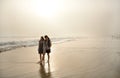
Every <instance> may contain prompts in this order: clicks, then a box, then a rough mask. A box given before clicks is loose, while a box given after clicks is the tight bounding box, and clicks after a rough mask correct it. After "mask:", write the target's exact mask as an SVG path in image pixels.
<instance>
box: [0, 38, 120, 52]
mask: <svg viewBox="0 0 120 78" xmlns="http://www.w3.org/2000/svg"><path fill="white" fill-rule="evenodd" d="M76 39H91V40H95V39H97V40H102V41H103V40H105V41H106V42H109V41H110V43H111V42H112V41H113V42H116V40H117V42H119V40H120V38H119V37H118V36H117V37H116V36H111V37H106V38H89V37H61V38H51V41H52V43H53V44H59V43H64V42H68V41H73V40H76ZM38 41H39V38H34V37H0V52H5V51H9V50H13V49H16V48H20V47H30V46H37V45H38Z"/></svg>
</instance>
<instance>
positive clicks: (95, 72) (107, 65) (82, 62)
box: [0, 39, 120, 78]
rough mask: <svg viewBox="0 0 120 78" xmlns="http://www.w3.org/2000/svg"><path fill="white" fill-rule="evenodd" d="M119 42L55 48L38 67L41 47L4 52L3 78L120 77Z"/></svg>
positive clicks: (75, 43)
mask: <svg viewBox="0 0 120 78" xmlns="http://www.w3.org/2000/svg"><path fill="white" fill-rule="evenodd" d="M119 45H120V44H119V41H105V40H87V39H86V40H84V39H83V40H76V41H70V42H65V43H61V44H54V45H53V46H52V53H51V60H50V63H49V64H48V63H47V62H46V61H47V58H46V61H45V64H44V65H40V64H38V61H39V55H38V53H37V47H27V48H24V47H23V48H19V49H16V50H12V51H7V52H3V53H0V78H120V47H119Z"/></svg>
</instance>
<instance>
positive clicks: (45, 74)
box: [39, 63, 52, 78]
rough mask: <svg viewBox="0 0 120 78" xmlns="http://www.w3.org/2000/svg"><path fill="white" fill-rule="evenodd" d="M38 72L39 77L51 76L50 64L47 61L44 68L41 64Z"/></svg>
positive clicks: (48, 77)
mask: <svg viewBox="0 0 120 78" xmlns="http://www.w3.org/2000/svg"><path fill="white" fill-rule="evenodd" d="M46 70H47V72H46ZM39 73H40V77H41V78H52V76H51V72H50V64H49V63H48V68H45V64H41V65H40V70H39Z"/></svg>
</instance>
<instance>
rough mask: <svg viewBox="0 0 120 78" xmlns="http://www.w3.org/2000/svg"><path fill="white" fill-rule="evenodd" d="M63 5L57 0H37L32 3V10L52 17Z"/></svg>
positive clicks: (42, 15)
mask: <svg viewBox="0 0 120 78" xmlns="http://www.w3.org/2000/svg"><path fill="white" fill-rule="evenodd" d="M62 7H63V5H60V3H59V2H58V1H57V0H47V1H46V0H37V1H35V3H34V5H33V9H32V10H33V11H34V12H35V13H36V14H37V15H38V16H41V17H44V18H52V17H54V16H56V15H57V13H58V12H59V10H60V8H62Z"/></svg>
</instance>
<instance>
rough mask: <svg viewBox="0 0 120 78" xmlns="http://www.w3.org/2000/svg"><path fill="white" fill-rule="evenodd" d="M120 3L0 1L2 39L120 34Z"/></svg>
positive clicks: (111, 0) (108, 0)
mask: <svg viewBox="0 0 120 78" xmlns="http://www.w3.org/2000/svg"><path fill="white" fill-rule="evenodd" d="M119 3H120V1H119V0H97V1H96V0H0V36H9V35H10V36H11V35H17V36H22V35H25V36H26V35H27V36H39V35H43V34H48V35H50V36H81V35H83V36H86V35H87V36H103V35H110V34H112V33H118V31H119V30H118V29H120V28H119V27H120V26H119V25H120V22H119V19H120V15H119V14H120V9H119V8H120V5H119ZM26 29H27V30H26Z"/></svg>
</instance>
